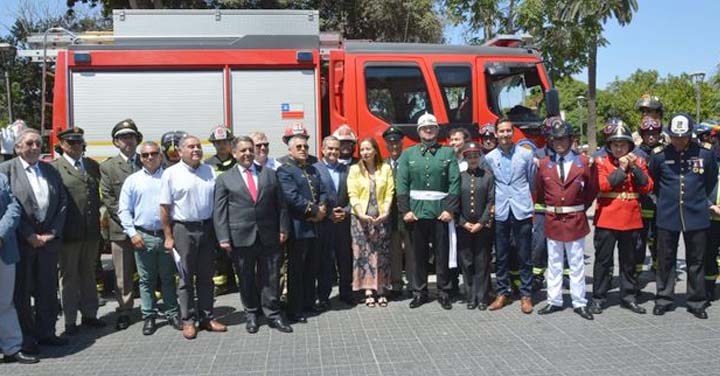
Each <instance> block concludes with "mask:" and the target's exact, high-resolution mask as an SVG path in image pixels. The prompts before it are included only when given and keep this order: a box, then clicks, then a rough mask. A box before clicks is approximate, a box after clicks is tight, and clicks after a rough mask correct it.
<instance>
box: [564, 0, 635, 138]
mask: <svg viewBox="0 0 720 376" xmlns="http://www.w3.org/2000/svg"><path fill="white" fill-rule="evenodd" d="M562 10H563V19H564V20H565V21H566V22H573V23H575V24H576V25H579V26H582V27H583V28H584V29H585V30H587V36H588V42H589V47H590V49H589V51H588V57H587V70H588V97H587V98H588V136H589V137H588V143H589V144H590V148H591V150H594V148H595V147H596V145H597V139H596V136H595V135H596V130H597V126H596V124H597V113H596V100H597V50H598V47H600V46H604V45H606V44H607V43H608V41H607V40H606V39H605V38H603V36H602V32H603V30H604V25H605V23H607V21H609V20H610V19H611V18H615V19H616V20H617V22H618V23H619V24H620V25H621V26H624V25H627V24H629V23H630V21H632V17H633V13H634V12H636V11H637V10H638V4H637V1H636V0H569V1H568V3H567V6H566V7H563V8H562Z"/></svg>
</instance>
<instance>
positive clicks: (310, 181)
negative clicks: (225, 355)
mask: <svg viewBox="0 0 720 376" xmlns="http://www.w3.org/2000/svg"><path fill="white" fill-rule="evenodd" d="M308 148H309V146H308V136H306V135H302V134H298V135H295V136H293V137H292V138H290V140H289V142H288V151H289V152H290V156H289V158H288V160H287V162H286V163H283V165H282V166H280V168H278V170H277V176H278V180H280V184H281V185H282V189H283V192H284V193H285V201H286V202H287V205H288V213H289V215H290V218H291V219H292V229H293V232H292V236H291V237H290V241H289V246H288V299H287V303H288V304H287V308H288V319H290V321H292V322H300V323H305V322H307V318H306V317H305V312H312V311H313V310H314V307H313V305H314V304H315V276H316V275H317V271H318V263H319V260H318V258H319V257H320V242H319V237H320V229H319V223H320V222H321V221H322V220H323V219H324V218H325V216H326V215H327V193H326V191H325V186H324V185H323V183H322V181H321V180H320V175H319V173H318V171H317V169H316V168H315V167H314V166H312V165H311V164H309V162H308Z"/></svg>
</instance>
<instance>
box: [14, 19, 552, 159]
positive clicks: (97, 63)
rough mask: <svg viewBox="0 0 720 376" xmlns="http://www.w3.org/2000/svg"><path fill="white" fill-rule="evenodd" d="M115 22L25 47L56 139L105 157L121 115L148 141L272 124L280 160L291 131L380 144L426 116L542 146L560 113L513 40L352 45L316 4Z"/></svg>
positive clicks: (535, 66) (445, 125) (531, 53)
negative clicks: (390, 131) (77, 139)
mask: <svg viewBox="0 0 720 376" xmlns="http://www.w3.org/2000/svg"><path fill="white" fill-rule="evenodd" d="M113 27H114V30H113V32H112V33H111V34H109V35H107V34H105V35H104V34H91V35H88V34H82V35H75V34H72V33H68V32H60V33H58V32H53V31H54V30H51V32H50V33H47V34H46V35H43V36H39V37H38V36H36V37H35V39H34V40H33V43H34V46H35V47H36V49H35V50H30V51H25V52H23V54H24V56H32V57H34V58H35V59H40V60H42V61H45V62H47V61H49V60H52V61H54V72H55V73H54V95H53V99H52V104H53V105H52V124H51V125H49V127H51V128H50V129H48V132H49V136H50V141H51V143H54V142H56V141H57V140H56V137H55V135H56V134H57V132H58V131H60V130H62V129H65V128H66V127H68V126H80V127H83V128H84V129H85V137H86V141H87V144H88V147H87V154H88V155H89V156H91V157H95V158H99V159H103V158H105V157H108V156H111V155H114V154H115V153H116V150H115V149H114V147H113V145H112V141H111V139H110V129H111V128H112V127H113V125H114V124H115V123H117V122H118V121H120V120H122V119H126V118H132V119H133V120H134V121H135V122H136V123H137V124H138V127H139V128H140V130H141V131H142V132H143V134H144V135H145V139H151V140H159V138H160V136H161V135H162V134H163V133H164V132H166V131H169V130H175V129H178V130H184V131H186V132H188V133H190V134H194V135H197V136H199V137H201V138H205V137H206V136H207V135H208V134H209V133H210V129H211V128H212V127H213V126H214V125H216V124H226V125H227V126H229V127H231V128H232V129H233V131H234V133H235V134H248V133H250V132H252V131H263V132H265V133H266V134H267V136H268V138H269V140H270V141H271V142H272V143H273V145H274V144H275V143H276V142H277V143H278V146H276V147H274V148H272V152H273V154H275V156H279V155H281V154H284V153H285V150H284V149H285V148H284V147H283V146H282V145H280V140H281V134H282V132H283V130H284V129H285V128H286V127H287V126H289V125H294V124H302V125H303V126H305V127H306V128H307V129H308V130H309V132H310V134H311V149H315V151H316V152H317V151H318V150H317V148H318V145H319V143H320V142H319V141H320V140H321V138H322V137H323V136H324V135H327V134H329V133H331V132H332V130H334V129H336V128H337V127H339V126H340V125H342V124H348V125H349V126H350V127H352V128H353V129H354V130H355V133H356V134H357V135H358V137H364V136H373V137H378V138H379V137H380V135H381V134H382V132H383V131H384V130H385V129H386V128H387V127H388V126H390V125H391V124H394V125H397V126H399V127H400V128H402V129H403V130H404V131H405V133H406V135H408V136H409V139H408V141H407V142H408V143H413V142H414V141H413V139H416V138H417V133H416V131H415V124H416V121H417V119H418V118H419V117H420V116H421V115H422V114H424V113H425V112H430V113H433V114H434V115H435V116H436V117H437V119H438V121H439V122H440V123H441V128H442V129H443V130H447V129H449V128H451V127H458V126H461V127H465V128H467V129H468V130H470V132H471V133H472V134H473V135H475V136H477V133H478V127H479V126H482V125H483V124H486V123H492V122H494V121H495V120H496V119H497V118H498V117H508V118H510V119H512V120H513V122H514V123H515V124H516V125H517V127H518V132H516V133H517V135H516V138H517V139H518V140H521V139H526V140H525V141H523V142H525V143H527V144H529V145H539V146H542V144H543V141H542V139H541V138H540V137H538V135H539V129H540V127H541V124H542V121H543V119H544V117H545V116H546V115H548V114H550V115H556V114H557V113H558V111H559V110H558V100H557V92H556V91H554V90H551V83H550V82H549V79H548V77H547V74H546V71H545V69H544V67H543V64H542V59H541V56H540V55H539V54H538V52H537V51H535V50H534V49H532V48H529V47H525V46H524V41H523V40H521V39H518V38H513V37H501V38H498V39H496V40H493V41H491V42H489V43H487V44H486V45H483V46H452V45H439V44H409V43H374V42H369V41H350V40H347V41H344V40H342V39H341V38H340V37H338V36H337V35H334V34H321V33H320V32H319V14H318V12H317V11H298V10H289V11H285V10H282V11H278V10H274V11H251V10H207V11H204V10H203V11H198V10H157V11H150V10H115V11H113ZM43 56H45V57H43ZM441 135H442V133H441ZM206 147H209V145H206ZM206 151H208V152H210V150H206Z"/></svg>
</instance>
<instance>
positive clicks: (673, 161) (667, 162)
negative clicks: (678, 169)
mask: <svg viewBox="0 0 720 376" xmlns="http://www.w3.org/2000/svg"><path fill="white" fill-rule="evenodd" d="M665 164H675V160H674V159H666V160H665Z"/></svg>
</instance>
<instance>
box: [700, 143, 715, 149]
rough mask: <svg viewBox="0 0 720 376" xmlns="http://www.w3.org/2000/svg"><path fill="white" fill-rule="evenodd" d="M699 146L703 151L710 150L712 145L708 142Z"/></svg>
mask: <svg viewBox="0 0 720 376" xmlns="http://www.w3.org/2000/svg"><path fill="white" fill-rule="evenodd" d="M700 146H701V147H702V148H703V149H706V150H712V144H711V143H709V142H703V143H701V144H700Z"/></svg>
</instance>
